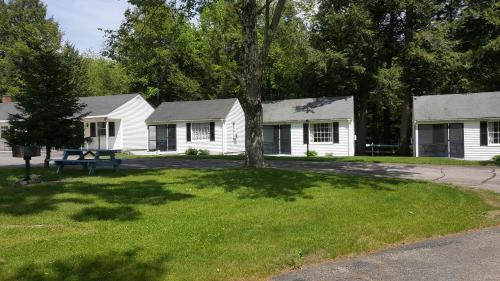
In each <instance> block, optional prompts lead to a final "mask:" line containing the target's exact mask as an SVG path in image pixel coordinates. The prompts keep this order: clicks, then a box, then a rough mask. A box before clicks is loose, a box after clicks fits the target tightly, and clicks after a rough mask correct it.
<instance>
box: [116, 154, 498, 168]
mask: <svg viewBox="0 0 500 281" xmlns="http://www.w3.org/2000/svg"><path fill="white" fill-rule="evenodd" d="M118 157H119V158H123V159H134V158H181V159H228V160H243V159H244V156H242V155H203V156H192V155H174V154H159V155H132V154H126V153H120V154H119V155H118ZM265 159H266V160H288V161H320V162H366V163H394V164H430V165H452V166H500V161H465V160H458V159H450V158H442V157H405V156H349V157H340V156H336V157H305V156H266V157H265Z"/></svg>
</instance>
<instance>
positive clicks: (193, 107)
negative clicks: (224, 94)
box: [146, 99, 237, 122]
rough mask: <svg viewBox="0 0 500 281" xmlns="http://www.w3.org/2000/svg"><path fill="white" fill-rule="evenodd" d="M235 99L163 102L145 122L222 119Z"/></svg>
mask: <svg viewBox="0 0 500 281" xmlns="http://www.w3.org/2000/svg"><path fill="white" fill-rule="evenodd" d="M236 101H237V99H218V100H200V101H176V102H164V103H162V104H160V106H158V108H156V110H155V111H154V112H153V114H151V116H149V118H148V119H147V120H146V122H171V121H196V120H214V119H224V118H226V116H227V115H228V114H229V111H230V110H231V108H232V107H233V105H234V103H235V102H236Z"/></svg>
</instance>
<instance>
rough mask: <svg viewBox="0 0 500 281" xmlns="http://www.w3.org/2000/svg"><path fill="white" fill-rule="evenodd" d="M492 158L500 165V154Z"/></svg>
mask: <svg viewBox="0 0 500 281" xmlns="http://www.w3.org/2000/svg"><path fill="white" fill-rule="evenodd" d="M491 160H493V162H495V164H497V165H499V166H500V154H499V155H496V156H493V158H492V159H491Z"/></svg>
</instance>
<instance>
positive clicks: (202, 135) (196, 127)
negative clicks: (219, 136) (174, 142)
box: [191, 122, 210, 141]
mask: <svg viewBox="0 0 500 281" xmlns="http://www.w3.org/2000/svg"><path fill="white" fill-rule="evenodd" d="M191 140H193V141H209V140H210V123H209V122H207V123H192V124H191Z"/></svg>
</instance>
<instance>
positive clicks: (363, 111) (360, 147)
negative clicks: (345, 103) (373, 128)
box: [356, 96, 368, 155]
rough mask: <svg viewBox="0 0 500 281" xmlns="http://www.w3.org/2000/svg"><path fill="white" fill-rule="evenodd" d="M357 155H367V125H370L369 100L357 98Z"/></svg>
mask: <svg viewBox="0 0 500 281" xmlns="http://www.w3.org/2000/svg"><path fill="white" fill-rule="evenodd" d="M356 98H357V102H356V103H357V105H358V106H357V107H356V108H357V112H356V117H357V118H356V120H357V122H356V123H357V124H356V154H357V155H365V154H366V135H367V134H366V125H367V123H368V117H367V116H368V98H367V97H364V96H362V97H360V96H357V97H356Z"/></svg>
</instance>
